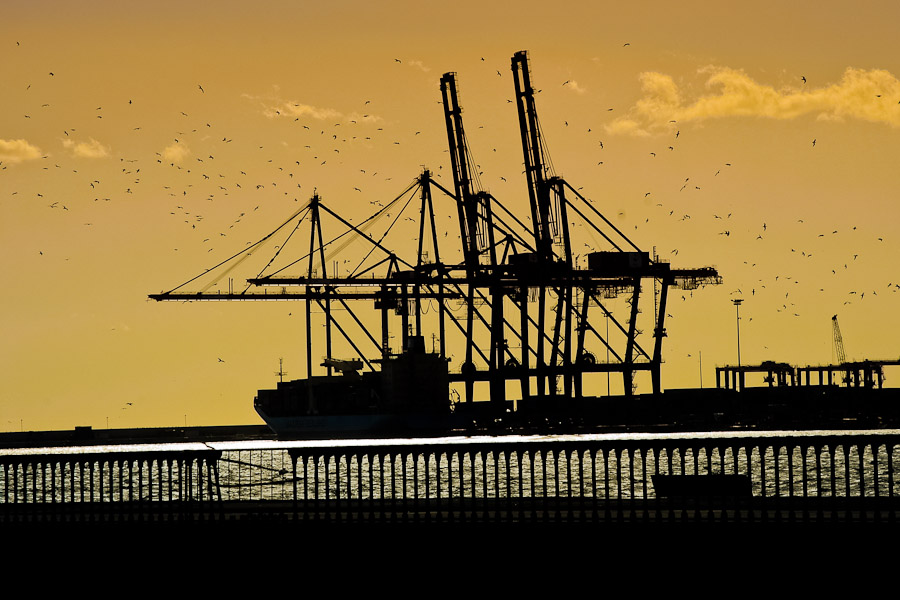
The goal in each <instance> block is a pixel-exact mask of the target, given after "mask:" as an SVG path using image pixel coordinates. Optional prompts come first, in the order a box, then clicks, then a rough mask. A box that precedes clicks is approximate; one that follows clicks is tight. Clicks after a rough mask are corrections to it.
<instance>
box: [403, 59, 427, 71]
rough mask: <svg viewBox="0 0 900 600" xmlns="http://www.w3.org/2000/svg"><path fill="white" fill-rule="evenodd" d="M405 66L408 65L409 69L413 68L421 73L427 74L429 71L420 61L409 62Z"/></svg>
mask: <svg viewBox="0 0 900 600" xmlns="http://www.w3.org/2000/svg"><path fill="white" fill-rule="evenodd" d="M406 64H408V65H409V66H411V67H415V68H417V69H419V70H420V71H422V72H423V73H428V72H429V71H431V69H430V68H428V67H426V66H425V65H424V64H422V61H421V60H410V61H408V62H407V63H406Z"/></svg>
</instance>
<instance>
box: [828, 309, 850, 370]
mask: <svg viewBox="0 0 900 600" xmlns="http://www.w3.org/2000/svg"><path fill="white" fill-rule="evenodd" d="M831 332H832V336H833V338H834V354H835V356H836V357H837V361H838V364H839V365H842V364H844V363H845V362H847V355H846V354H844V338H842V337H841V326H840V325H838V318H837V315H834V316H833V317H831Z"/></svg>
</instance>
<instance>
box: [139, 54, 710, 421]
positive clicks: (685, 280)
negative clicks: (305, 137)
mask: <svg viewBox="0 0 900 600" xmlns="http://www.w3.org/2000/svg"><path fill="white" fill-rule="evenodd" d="M512 72H513V80H514V82H515V102H516V107H517V112H518V119H519V129H520V132H521V143H522V151H523V156H524V166H525V171H524V172H525V175H526V179H527V184H528V202H529V209H530V213H529V216H528V217H526V218H525V221H530V225H529V224H527V223H526V222H523V220H522V219H520V218H519V217H517V216H516V215H515V212H514V211H512V210H509V209H508V208H507V207H506V206H504V205H503V204H502V203H501V202H500V201H499V200H498V199H497V198H495V197H494V196H493V195H492V194H490V193H489V192H486V191H484V190H482V189H479V187H480V186H479V183H478V177H477V171H476V170H475V168H474V166H473V160H472V158H471V154H470V151H469V148H468V144H467V141H466V135H465V129H464V126H463V117H462V108H461V106H460V103H459V98H458V92H457V85H456V75H455V73H446V74H444V75H443V76H442V77H441V80H440V89H441V94H442V98H443V107H444V116H445V122H446V130H447V140H448V144H449V149H450V160H451V171H452V173H453V186H454V187H453V190H448V189H446V188H445V187H443V186H442V185H441V184H440V183H438V182H437V181H435V180H434V179H433V178H432V176H431V173H430V171H428V170H427V169H425V170H424V171H423V172H422V174H421V175H420V176H419V177H418V178H417V179H416V181H415V182H413V183H412V184H411V185H410V186H409V187H407V188H406V189H405V190H404V191H403V192H401V194H400V195H398V196H397V197H396V198H395V199H393V200H392V201H390V202H388V203H387V204H386V205H384V206H382V207H381V208H380V209H379V210H378V211H376V212H375V214H374V215H372V216H371V217H369V218H368V219H366V220H365V221H364V222H362V223H359V224H355V225H354V224H352V223H350V222H349V221H348V220H345V219H344V218H342V217H341V216H340V215H338V214H337V213H336V212H335V211H333V210H331V209H330V208H328V207H327V206H326V205H325V203H324V202H323V201H322V199H321V198H320V197H319V196H318V194H314V195H313V197H312V198H311V199H310V201H309V204H308V205H306V206H305V207H303V208H302V209H301V210H300V211H298V212H297V213H295V214H294V215H292V217H291V218H290V219H288V221H286V222H285V223H283V224H282V225H281V227H279V228H278V229H276V231H275V232H273V233H272V234H270V235H273V234H275V233H276V232H278V231H279V230H284V231H286V230H288V229H290V228H289V225H290V224H291V223H293V222H294V221H295V220H296V225H295V226H294V228H293V230H292V233H291V235H293V231H297V230H298V228H299V227H300V225H301V223H303V222H305V221H308V223H309V237H308V241H309V245H308V252H307V253H306V254H305V255H303V256H302V257H301V258H299V259H297V260H294V261H292V262H290V263H289V264H288V265H287V266H285V267H283V268H280V269H278V270H277V271H275V272H274V273H269V274H266V275H263V274H262V273H260V274H259V275H257V276H256V277H253V278H249V279H247V287H246V288H245V289H244V290H242V291H239V292H234V291H231V290H229V291H228V292H209V291H208V290H206V289H204V290H203V291H200V292H184V291H179V290H180V289H181V288H182V287H183V286H185V285H186V284H182V286H179V287H178V288H175V289H173V290H170V291H169V292H166V293H162V294H155V295H152V296H151V298H154V299H156V300H179V301H184V300H304V301H305V305H306V357H307V374H308V375H309V376H311V375H312V374H313V358H312V356H313V353H314V352H313V346H314V338H318V335H316V336H314V335H313V327H312V325H311V323H312V320H313V309H314V307H318V310H319V311H321V313H322V314H323V315H324V330H325V333H324V337H325V340H324V341H325V356H326V360H325V361H324V362H323V364H322V366H323V367H325V369H326V372H327V375H331V374H332V371H333V365H334V364H335V360H336V359H334V358H333V356H332V351H333V350H334V348H333V338H334V335H335V334H338V335H340V336H341V337H342V338H343V339H344V340H345V341H346V342H347V344H348V345H349V347H351V348H352V349H353V351H354V352H355V353H356V354H357V355H358V357H359V360H361V361H362V362H363V363H365V365H366V368H368V369H372V370H374V369H375V367H374V366H373V363H375V362H378V361H379V359H372V358H371V355H372V354H373V353H378V354H380V360H381V361H384V360H385V359H387V358H389V357H390V356H391V355H392V354H394V352H393V351H392V349H391V347H390V339H391V338H392V337H393V336H392V335H391V332H392V331H396V329H394V328H395V327H396V324H395V321H396V319H397V318H399V320H400V324H399V333H400V338H401V340H402V351H407V350H409V349H412V348H413V347H415V346H419V348H418V349H419V350H422V348H421V346H423V345H424V340H425V338H426V334H428V333H431V334H432V339H433V340H435V342H433V346H434V344H435V343H436V342H439V346H438V347H433V348H432V351H433V352H434V353H437V354H439V355H440V356H441V357H442V358H446V359H447V360H449V357H450V354H449V353H450V352H451V350H452V349H454V348H458V347H459V343H461V344H462V345H464V349H465V354H464V359H463V360H462V364H461V365H460V367H459V369H458V370H457V369H455V368H454V369H452V370H451V372H450V381H451V382H458V383H461V384H462V385H463V387H464V389H465V392H464V394H465V395H464V400H465V401H466V402H473V401H474V400H475V399H476V394H475V390H476V384H479V383H480V384H485V383H486V384H487V386H488V390H489V394H488V397H489V399H490V402H491V405H492V406H493V407H495V408H496V409H497V410H505V409H506V408H507V406H508V403H507V396H508V394H509V393H510V389H509V385H512V389H513V390H515V389H516V388H518V389H519V391H518V393H513V394H512V395H514V396H518V398H517V400H518V401H519V402H520V403H524V405H527V404H528V403H546V402H563V401H565V399H568V398H581V397H583V396H584V389H585V382H584V378H585V376H587V375H590V374H595V373H610V372H615V373H621V374H622V377H623V390H624V393H625V394H626V395H631V394H632V393H633V392H634V389H635V383H634V375H635V373H637V372H640V371H649V373H650V375H651V380H652V387H653V392H654V393H660V392H661V382H660V366H661V364H662V342H663V338H664V337H665V336H666V329H665V318H666V301H667V292H668V289H669V288H670V287H678V288H681V289H685V290H691V289H695V288H697V287H698V286H700V285H705V284H718V283H721V278H720V277H719V275H718V273H717V272H716V270H715V269H714V268H712V267H703V268H695V269H673V268H671V266H670V265H669V263H667V262H662V261H658V260H656V259H655V257H653V258H651V256H650V255H649V253H648V252H644V251H642V250H641V249H640V248H639V247H638V246H637V245H635V244H634V243H633V242H632V241H631V240H629V239H628V238H627V237H626V236H625V235H624V234H623V233H622V232H621V231H620V230H619V229H618V228H616V227H615V226H614V225H613V224H612V223H611V222H610V221H609V220H608V219H607V218H606V217H604V216H603V214H602V213H601V212H600V211H598V210H597V209H596V208H595V207H594V205H593V204H592V203H591V202H589V201H588V200H587V199H586V198H585V197H584V196H582V195H581V194H580V193H579V192H578V191H577V190H576V189H575V188H573V187H572V186H571V185H569V183H568V182H566V181H565V180H564V179H562V178H561V177H557V176H555V175H554V174H553V173H552V171H551V169H550V168H549V166H548V165H549V161H548V160H547V158H546V157H547V150H546V148H545V146H544V142H543V139H542V135H541V128H540V125H539V122H538V116H537V109H536V106H535V91H534V88H533V86H532V84H531V74H530V71H529V66H528V57H527V55H526V53H525V52H518V53H516V54H515V55H514V56H513V58H512ZM434 190H437V191H439V192H440V193H442V194H443V195H444V196H446V197H448V198H450V199H451V201H452V202H453V203H454V205H455V209H456V210H455V212H456V216H457V223H458V225H459V240H460V244H461V247H460V250H461V255H462V262H461V263H445V262H443V261H442V258H441V249H440V244H439V241H440V236H439V235H438V234H439V232H440V231H441V228H440V227H439V226H438V224H437V222H436V218H435V201H434V197H433V191H434ZM407 195H409V198H408V199H407V200H406V201H405V203H404V200H403V199H404V198H406V197H407ZM413 199H418V202H416V203H415V204H414V203H413ZM416 205H417V206H418V209H419V210H418V219H417V220H416V222H417V225H418V238H417V240H416V246H417V248H416V251H415V257H404V256H403V253H402V252H400V251H396V250H392V249H390V248H389V247H387V245H386V243H385V240H386V236H387V233H388V232H385V234H384V235H381V236H376V235H373V234H372V230H373V229H372V228H373V227H374V223H375V222H378V221H380V220H384V219H385V217H386V216H387V217H390V218H391V219H392V220H391V223H390V225H389V226H388V231H390V229H391V228H392V227H393V226H394V224H396V223H397V222H398V220H399V219H400V216H401V215H402V214H404V211H405V210H407V209H408V208H409V207H410V206H416ZM388 211H391V212H388ZM391 214H393V215H394V216H393V217H391ZM323 217H327V218H328V219H329V220H334V221H336V222H337V224H338V225H339V226H340V227H341V230H342V232H341V233H340V234H338V235H336V236H334V237H331V238H328V239H326V237H325V236H324V235H323V227H322V224H323ZM570 219H580V220H582V221H583V224H584V226H585V227H586V228H588V229H590V231H591V233H592V236H593V237H594V238H596V237H597V236H599V237H600V238H602V239H603V240H604V243H605V244H606V245H607V247H606V248H605V249H594V251H592V252H590V253H589V254H587V267H586V268H583V267H579V265H578V264H577V263H578V262H579V261H576V260H574V258H575V257H573V248H572V246H573V243H572V238H571V233H572V232H571V231H570V227H569V225H570V222H572V223H574V221H570ZM268 237H269V236H267V238H268ZM289 237H290V236H289ZM444 237H447V234H446V232H445V233H444ZM267 238H264V239H263V240H260V242H258V243H257V244H260V245H261V242H263V241H264V240H265V239H267ZM351 239H353V240H358V241H362V242H363V244H364V245H365V246H366V248H367V251H366V252H365V253H364V257H363V259H362V260H361V261H360V262H359V265H358V266H357V267H356V268H355V269H354V270H353V271H352V272H351V273H349V274H348V275H341V276H338V273H337V272H336V271H335V269H334V266H333V265H334V263H332V266H331V267H330V268H329V266H328V262H329V261H328V259H327V257H326V252H328V253H331V252H333V251H334V250H335V249H336V248H339V247H346V246H347V245H348V244H349V242H350V240H351ZM257 244H254V245H253V246H251V247H250V248H249V249H247V250H243V251H241V252H239V253H238V254H236V255H235V256H234V257H232V259H234V260H242V259H243V258H244V257H245V255H247V254H249V253H251V252H252V251H254V250H255V249H256V247H257ZM278 252H279V253H283V252H284V245H282V246H281V247H280V248H279V250H278ZM226 262H227V261H226ZM223 264H224V263H223ZM269 264H272V261H271V260H270V261H269ZM295 265H302V268H303V269H304V271H305V272H304V273H303V274H302V275H299V276H297V275H293V276H289V275H287V274H286V273H285V271H286V270H287V269H288V268H290V267H293V266H295ZM264 270H265V269H264ZM647 280H649V281H650V283H651V284H655V285H658V286H659V290H660V293H659V295H658V298H657V299H655V304H654V309H655V310H654V313H655V316H654V320H653V323H652V327H653V329H652V331H653V338H654V341H653V346H652V348H649V349H648V348H645V347H643V346H642V345H641V343H640V342H639V339H638V338H639V336H640V334H641V329H640V328H639V327H638V320H639V314H640V312H641V311H640V310H639V301H640V300H641V299H642V296H641V291H642V283H644V282H647ZM191 281H193V280H191ZM188 283H189V282H188ZM619 295H625V297H626V298H627V299H628V302H627V304H628V307H627V315H625V316H624V318H623V317H622V316H619V317H617V316H616V315H614V314H613V312H614V311H613V310H611V309H610V308H608V306H607V304H609V303H610V301H611V299H613V298H615V297H617V296H619ZM351 301H369V302H373V303H374V308H375V310H376V311H377V312H378V313H380V317H381V318H380V321H381V323H380V325H381V336H380V340H379V339H378V338H377V337H376V335H373V334H372V329H374V327H373V322H372V319H371V318H369V319H365V318H360V316H359V315H358V314H357V312H356V311H355V310H354V309H352V308H351V304H350V303H351ZM435 304H436V306H437V310H431V311H426V310H424V309H425V308H427V306H432V307H433V306H434V305H435ZM454 305H455V307H456V308H454ZM460 309H461V310H463V311H464V315H463V316H461V317H457V316H456V314H454V313H456V312H457V310H460ZM598 311H599V312H598ZM620 312H622V311H620ZM337 313H340V320H341V321H342V323H339V322H338V317H339V315H338V314H337ZM392 313H393V316H392ZM345 315H346V316H345ZM598 317H599V318H601V319H606V331H604V332H602V333H601V331H599V330H598V328H597V327H596V326H595V323H593V321H594V320H595V319H596V318H598ZM348 318H349V322H348ZM349 326H352V327H355V328H358V329H360V330H361V331H362V333H363V336H362V338H361V339H362V340H363V342H362V343H363V344H364V345H365V346H366V347H368V344H369V343H371V344H372V345H373V346H374V352H373V351H368V352H367V351H366V350H365V349H364V348H360V347H359V345H358V344H357V340H356V338H354V336H353V335H351V334H350V332H348V330H347V328H346V327H349ZM610 327H611V329H612V333H611V334H610ZM455 339H458V340H460V342H457V343H454V340H455ZM366 340H367V341H366ZM601 352H602V353H604V354H606V356H608V357H609V358H608V359H607V360H605V361H600V360H598V356H600V353H601Z"/></svg>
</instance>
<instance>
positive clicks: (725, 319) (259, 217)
mask: <svg viewBox="0 0 900 600" xmlns="http://www.w3.org/2000/svg"><path fill="white" fill-rule="evenodd" d="M620 4H621V5H622V6H620ZM625 4H628V6H624V5H625ZM898 22H900V4H898V3H896V2H893V1H887V0H884V1H882V0H878V1H871V2H837V1H821V0H820V1H816V2H812V1H809V2H807V1H798V2H775V1H762V2H753V3H741V4H739V3H721V2H720V3H710V2H699V1H686V2H669V1H655V0H654V1H645V2H633V3H615V4H613V3H586V2H567V1H561V2H554V3H545V2H534V1H531V0H523V1H520V2H509V3H507V2H496V3H486V2H470V1H462V2H455V3H452V4H447V3H429V2H411V1H410V2H405V1H386V2H357V1H352V2H350V1H335V2H328V3H307V2H287V1H284V2H265V1H262V2H255V3H247V2H231V1H226V2H218V3H214V4H210V3H202V2H152V3H151V2H142V3H135V2H121V1H117V2H112V1H100V0H97V1H86V2H62V1H54V0H47V1H41V0H37V1H30V2H24V1H18V0H12V1H6V2H4V3H3V5H2V7H0V76H2V77H0V81H2V82H3V87H2V93H0V243H2V256H3V259H2V261H0V269H2V270H0V274H2V276H3V281H4V284H5V286H6V289H5V291H4V293H3V294H2V296H0V308H2V311H0V323H2V327H0V331H2V335H3V344H2V348H0V376H2V382H3V385H2V387H0V430H14V431H15V430H19V429H20V428H24V429H26V430H29V429H68V428H71V427H74V426H75V425H92V426H94V427H98V428H99V427H106V426H107V424H108V425H109V426H110V427H133V426H166V425H181V424H184V423H185V422H187V423H188V424H189V425H201V424H203V425H215V424H235V423H257V422H259V419H258V417H257V416H256V415H255V413H254V412H253V409H252V399H253V396H254V394H255V392H256V390H257V389H259V388H263V387H271V386H272V385H274V382H275V381H276V379H277V378H276V376H275V374H274V373H275V371H277V369H278V360H279V358H284V368H285V370H286V371H287V372H288V374H289V377H301V376H303V375H304V365H305V356H304V350H303V344H302V335H303V331H304V323H303V318H302V314H303V309H302V304H300V303H184V304H182V303H156V302H153V301H150V300H148V299H147V294H149V293H156V292H160V291H163V290H168V289H171V288H173V287H175V286H176V285H178V284H180V283H182V282H183V281H186V280H187V279H189V278H191V277H193V276H194V275H196V274H198V273H201V272H203V271H204V270H205V269H207V268H210V267H212V266H214V265H215V264H217V263H219V262H220V261H221V260H224V259H225V258H227V257H228V256H231V255H232V254H234V253H236V252H239V251H240V250H241V249H242V248H244V247H245V246H246V245H247V243H248V242H250V241H256V240H258V239H259V238H260V237H262V236H263V235H265V234H266V233H268V232H269V231H271V230H272V229H274V228H275V227H276V226H277V225H279V224H280V223H282V222H283V221H284V220H285V219H286V218H287V217H289V216H290V215H291V214H293V213H294V212H295V211H296V210H298V209H299V208H301V206H302V205H303V204H304V203H305V202H307V201H308V199H309V197H310V195H311V194H312V192H313V190H314V189H316V190H317V191H318V192H319V194H321V196H322V198H323V201H324V202H325V203H326V204H328V205H329V206H331V207H333V208H335V209H336V210H338V211H340V212H341V213H342V214H346V215H348V217H351V218H354V219H359V220H361V219H362V218H364V217H365V215H366V214H367V213H369V212H370V210H371V209H372V208H373V206H374V205H373V204H372V203H373V202H378V201H385V200H389V199H392V198H394V197H395V196H396V195H398V194H399V193H400V192H401V191H402V190H403V189H404V188H405V187H406V186H407V185H408V184H409V183H410V182H411V181H412V180H413V179H414V178H415V177H417V176H418V175H419V173H420V172H421V169H422V167H423V166H425V167H428V168H429V169H431V170H432V171H433V172H435V173H436V177H437V178H438V180H439V181H442V182H443V184H444V185H445V186H446V187H452V181H450V180H449V173H448V174H447V177H445V178H443V179H441V178H440V175H441V172H442V171H444V172H447V171H448V169H449V160H448V155H447V152H446V150H445V149H446V146H447V141H446V133H445V131H444V121H443V113H442V108H441V105H440V91H439V79H440V76H441V74H443V73H445V72H447V71H455V72H456V73H457V74H458V78H459V89H460V98H461V103H462V105H463V107H464V109H465V119H466V130H467V134H468V140H469V144H470V149H471V151H472V154H473V156H474V157H475V159H476V161H477V163H478V164H479V171H480V172H481V173H482V175H481V182H482V185H483V186H484V188H485V189H487V190H489V191H490V192H491V193H492V194H493V195H494V196H496V197H497V198H498V199H500V200H501V201H503V202H504V203H505V204H506V205H507V206H509V207H511V208H513V209H514V210H516V211H517V212H518V214H519V215H520V216H523V217H524V215H525V214H527V190H526V186H525V180H524V178H523V177H522V176H521V170H522V151H521V148H520V146H519V137H518V122H517V116H516V112H515V105H514V104H511V103H510V102H509V100H511V99H512V98H513V83H512V77H511V71H510V57H511V56H512V55H513V54H514V53H515V52H516V51H519V50H528V51H529V56H530V59H531V68H532V76H533V81H534V83H535V87H536V88H538V89H539V90H540V92H539V93H538V95H537V107H538V112H539V115H540V119H541V125H542V130H543V135H544V140H545V142H546V144H547V148H548V150H549V155H550V157H551V159H552V161H553V165H554V167H555V170H556V173H557V174H559V175H561V176H563V177H565V178H566V180H567V181H569V182H570V183H571V184H572V186H573V187H575V188H577V189H580V190H581V193H583V194H584V195H585V196H588V197H589V198H591V200H592V201H593V202H594V205H595V206H596V207H598V208H599V210H601V211H602V212H603V213H604V214H605V215H607V216H608V217H609V218H610V220H612V221H613V222H614V223H616V225H617V226H618V227H619V228H621V229H622V230H623V231H625V232H627V233H628V235H629V237H630V238H631V239H632V240H633V241H634V242H635V243H637V244H638V245H639V246H641V247H642V248H643V249H646V250H647V251H651V250H652V249H653V248H654V247H655V248H656V252H657V253H658V254H659V256H660V257H661V258H663V259H667V260H671V261H672V265H673V266H674V267H685V268H686V267H699V266H707V265H713V266H715V267H716V268H717V269H718V270H719V272H720V274H721V275H722V276H723V277H724V280H725V283H724V284H723V285H721V286H717V287H716V286H712V287H707V288H702V289H700V290H696V291H694V292H693V294H690V293H688V294H684V293H682V292H681V291H677V290H673V293H672V294H671V296H670V304H669V309H668V311H667V312H669V313H671V315H672V317H671V318H670V319H669V321H668V338H667V339H666V343H665V346H664V358H665V360H666V363H665V365H664V366H663V385H664V386H665V387H689V386H697V385H699V383H700V381H699V378H700V361H699V356H700V353H701V352H702V359H703V360H702V372H703V383H704V385H705V386H709V385H714V377H715V366H716V365H721V364H726V363H734V362H735V360H736V356H735V355H736V343H735V310H734V306H733V305H732V303H731V302H730V300H731V299H733V298H736V297H743V298H744V299H745V301H744V304H743V305H742V307H741V317H742V322H741V352H742V361H743V362H744V363H750V362H759V361H762V360H767V359H771V360H780V361H787V362H791V363H794V364H804V365H805V364H820V363H829V362H831V360H832V345H831V316H832V315H834V314H837V315H838V316H839V320H840V325H841V328H842V332H843V336H844V343H845V347H846V349H847V354H848V357H849V358H852V359H863V358H874V359H879V358H880V359H886V358H891V359H896V358H898V356H900V346H898V343H897V333H898V330H900V327H898V325H900V311H898V310H897V308H898V298H900V295H898V292H900V272H898V270H897V266H896V265H897V260H898V258H900V234H898V232H897V224H898V223H900V207H898V192H900V169H898V162H900V80H898V77H900V44H898V42H897V39H896V33H895V28H896V24H897V23H898ZM601 144H602V145H601ZM355 188H358V189H355ZM448 223H451V225H450V226H449V232H452V231H453V227H454V226H455V225H452V223H453V222H452V221H448ZM588 242H591V240H587V241H586V242H585V243H588ZM595 248H596V249H605V248H602V247H599V246H595ZM235 273H237V271H236V272H235ZM251 274H255V273H251ZM682 296H684V299H682ZM615 302H618V303H619V306H620V308H621V304H622V302H623V300H616V301H615ZM649 310H650V311H651V312H652V306H650V307H649ZM649 334H650V330H649V328H648V331H647V332H646V333H645V334H644V338H643V339H644V340H645V343H646V345H647V346H650V345H652V344H651V341H650V337H649ZM454 364H455V365H456V366H457V368H458V364H459V361H458V360H457V362H455V363H451V368H453V366H454ZM888 375H889V377H890V375H891V373H890V372H888ZM897 383H898V382H897V381H895V380H894V379H893V378H892V379H889V381H888V384H889V385H897ZM647 385H649V384H647ZM645 389H646V386H645ZM129 403H130V404H129Z"/></svg>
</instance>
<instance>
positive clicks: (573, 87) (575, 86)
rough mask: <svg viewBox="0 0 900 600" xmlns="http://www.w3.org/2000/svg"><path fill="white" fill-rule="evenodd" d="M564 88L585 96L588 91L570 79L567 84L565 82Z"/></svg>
mask: <svg viewBox="0 0 900 600" xmlns="http://www.w3.org/2000/svg"><path fill="white" fill-rule="evenodd" d="M563 87H564V88H566V89H567V90H570V91H573V92H575V93H578V94H583V93H585V92H586V91H587V90H586V89H584V88H583V87H581V86H580V85H578V82H577V81H575V80H574V79H570V80H568V81H567V82H565V83H564V84H563Z"/></svg>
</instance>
